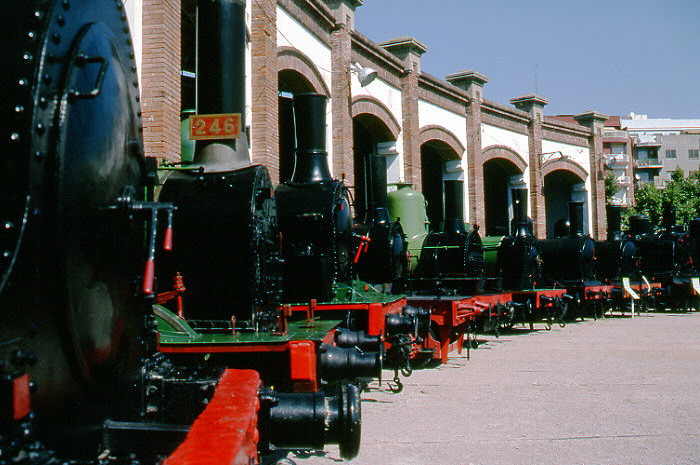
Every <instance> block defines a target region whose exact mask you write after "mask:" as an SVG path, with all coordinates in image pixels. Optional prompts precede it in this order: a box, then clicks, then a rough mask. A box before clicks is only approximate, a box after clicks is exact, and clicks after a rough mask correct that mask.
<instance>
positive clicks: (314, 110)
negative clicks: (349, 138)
mask: <svg viewBox="0 0 700 465" xmlns="http://www.w3.org/2000/svg"><path fill="white" fill-rule="evenodd" d="M327 101H328V98H327V97H326V96H325V95H321V94H298V95H295V96H294V127H295V133H296V143H297V148H296V151H295V155H296V161H295V163H294V174H293V175H292V181H291V182H292V183H294V184H307V183H318V182H325V181H330V180H331V179H332V178H331V172H330V169H329V167H328V152H326V102H327Z"/></svg>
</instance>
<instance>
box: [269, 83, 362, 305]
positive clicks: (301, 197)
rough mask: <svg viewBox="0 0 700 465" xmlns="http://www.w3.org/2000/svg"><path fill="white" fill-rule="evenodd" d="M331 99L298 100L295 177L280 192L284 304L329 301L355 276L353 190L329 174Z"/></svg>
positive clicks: (316, 96)
mask: <svg viewBox="0 0 700 465" xmlns="http://www.w3.org/2000/svg"><path fill="white" fill-rule="evenodd" d="M326 100H327V99H326V97H325V96H323V95H320V94H300V95H297V96H295V97H294V113H295V127H296V134H297V144H298V148H297V150H296V163H295V168H294V175H293V176H292V180H291V181H290V182H287V183H283V184H281V185H279V186H278V187H277V189H276V190H275V199H276V201H277V212H278V220H279V229H280V233H281V235H282V259H283V265H282V278H283V282H284V289H283V294H282V300H283V301H284V302H292V303H295V302H300V303H306V302H309V301H310V300H311V299H316V300H317V301H319V302H328V301H330V300H331V299H332V298H333V285H334V283H336V282H346V281H348V280H349V279H350V278H351V275H352V263H351V261H352V257H351V254H352V243H351V240H352V212H351V211H350V200H349V194H348V191H347V189H346V188H345V186H344V185H343V183H342V182H340V181H337V180H333V179H331V177H330V172H329V169H328V154H327V153H326V151H325V127H326V119H325V116H326V114H325V105H326Z"/></svg>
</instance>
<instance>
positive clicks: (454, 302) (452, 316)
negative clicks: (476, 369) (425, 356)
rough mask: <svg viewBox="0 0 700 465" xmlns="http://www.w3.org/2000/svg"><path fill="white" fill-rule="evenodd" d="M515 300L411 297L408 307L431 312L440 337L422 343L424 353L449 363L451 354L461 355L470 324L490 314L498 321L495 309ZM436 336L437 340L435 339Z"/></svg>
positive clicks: (509, 296) (507, 296) (503, 296)
mask: <svg viewBox="0 0 700 465" xmlns="http://www.w3.org/2000/svg"><path fill="white" fill-rule="evenodd" d="M512 300H513V295H512V294H511V293H503V294H485V295H477V296H471V297H463V298H441V299H436V298H434V297H433V298H430V297H409V298H408V299H407V301H408V304H409V305H411V306H413V307H420V308H423V309H428V310H430V315H431V316H430V318H431V322H432V326H433V328H435V329H437V334H435V333H432V334H429V335H428V336H427V337H425V338H424V339H423V345H422V346H421V347H420V350H421V351H430V350H432V351H433V358H434V359H440V360H441V361H442V363H445V362H447V356H448V354H449V353H450V352H451V351H453V350H457V352H458V353H461V352H462V347H463V343H464V334H465V333H466V332H467V331H468V330H469V328H470V324H471V323H473V322H474V321H475V320H476V319H477V318H479V317H481V316H482V315H484V316H486V315H488V313H489V312H491V316H492V317H497V316H498V315H496V313H495V309H496V308H497V306H498V304H506V303H508V302H510V301H512ZM435 336H437V338H438V339H437V340H436V339H435Z"/></svg>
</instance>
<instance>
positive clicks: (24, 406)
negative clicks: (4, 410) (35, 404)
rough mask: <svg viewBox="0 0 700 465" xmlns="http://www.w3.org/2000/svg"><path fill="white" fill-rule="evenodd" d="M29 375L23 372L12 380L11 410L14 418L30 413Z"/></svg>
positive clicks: (17, 418)
mask: <svg viewBox="0 0 700 465" xmlns="http://www.w3.org/2000/svg"><path fill="white" fill-rule="evenodd" d="M30 399H31V395H30V392H29V375H27V374H24V375H22V376H20V377H18V378H16V379H14V380H13V381H12V410H13V412H14V419H15V420H19V419H22V418H24V417H26V416H27V415H29V414H30V413H31V410H32V408H31V401H30Z"/></svg>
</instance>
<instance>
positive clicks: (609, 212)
mask: <svg viewBox="0 0 700 465" xmlns="http://www.w3.org/2000/svg"><path fill="white" fill-rule="evenodd" d="M621 212H622V207H621V206H619V205H607V206H606V207H605V215H606V216H607V218H608V235H607V240H609V241H618V240H620V239H622V227H621V221H620V214H621Z"/></svg>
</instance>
